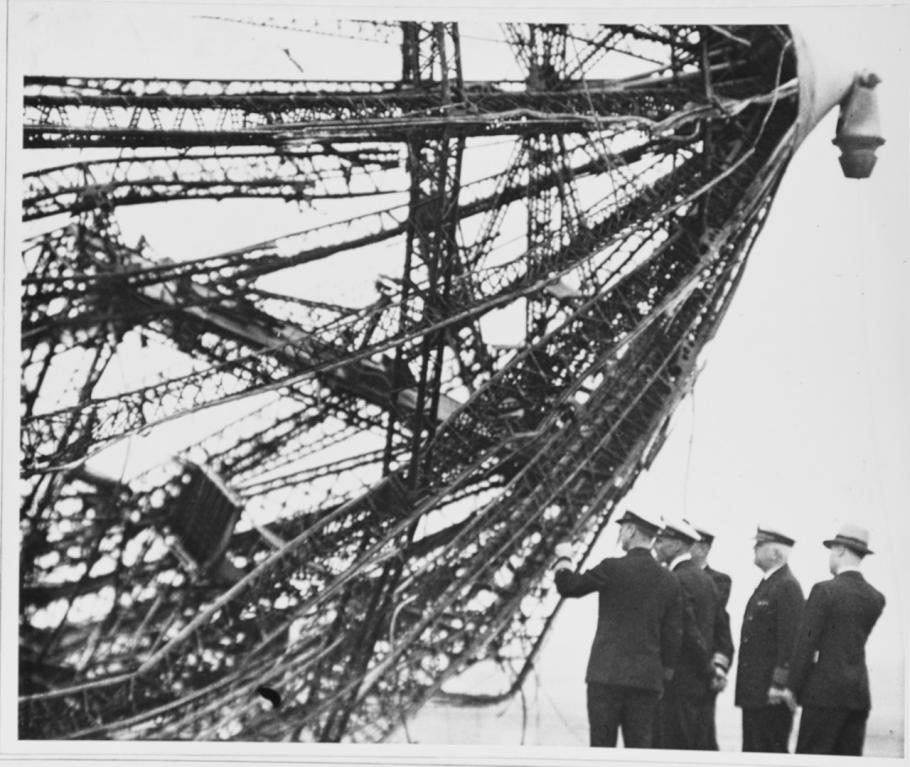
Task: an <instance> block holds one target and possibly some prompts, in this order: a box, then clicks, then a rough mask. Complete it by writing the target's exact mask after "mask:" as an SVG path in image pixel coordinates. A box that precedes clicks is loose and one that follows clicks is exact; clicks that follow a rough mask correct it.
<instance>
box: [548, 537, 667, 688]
mask: <svg viewBox="0 0 910 767" xmlns="http://www.w3.org/2000/svg"><path fill="white" fill-rule="evenodd" d="M555 580H556V588H557V589H558V590H559V593H560V594H561V595H562V596H564V597H581V596H584V595H585V594H591V593H593V592H595V591H596V592H597V595H598V600H599V601H598V615H597V631H596V633H595V635H594V642H593V644H592V646H591V656H590V659H589V661H588V670H587V673H586V674H585V681H586V682H598V683H601V684H617V685H628V686H630V687H637V688H640V689H646V690H658V691H660V690H663V679H664V669H665V668H673V667H674V666H675V665H676V659H677V656H678V655H679V644H680V639H681V612H682V598H681V596H680V590H679V583H678V582H677V580H676V578H674V577H673V576H672V575H671V574H670V573H669V572H667V571H666V570H665V569H664V568H663V567H661V566H660V565H659V564H658V563H657V562H656V561H655V560H654V557H652V556H651V552H650V551H648V550H647V549H640V548H636V549H632V550H631V551H629V552H628V553H627V554H626V555H625V556H623V557H609V558H607V559H604V560H603V561H601V562H600V564H598V565H596V566H595V567H593V568H591V569H590V570H587V571H585V572H583V573H573V572H571V571H570V570H557V571H556V576H555Z"/></svg>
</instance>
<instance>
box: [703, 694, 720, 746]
mask: <svg viewBox="0 0 910 767" xmlns="http://www.w3.org/2000/svg"><path fill="white" fill-rule="evenodd" d="M716 717H717V696H716V695H711V696H710V697H709V698H708V702H707V703H705V708H704V723H703V726H704V734H705V740H704V746H703V748H704V749H705V750H707V751H718V750H720V748H719V746H718V745H717V724H716V721H717V719H716Z"/></svg>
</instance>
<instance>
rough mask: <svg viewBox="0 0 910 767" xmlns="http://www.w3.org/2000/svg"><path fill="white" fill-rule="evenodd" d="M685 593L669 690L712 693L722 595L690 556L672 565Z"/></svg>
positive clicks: (683, 694)
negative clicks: (715, 645)
mask: <svg viewBox="0 0 910 767" xmlns="http://www.w3.org/2000/svg"><path fill="white" fill-rule="evenodd" d="M672 572H673V574H674V575H675V576H676V577H677V578H678V579H679V585H680V587H681V588H682V595H683V638H682V647H681V648H680V652H679V662H678V663H677V664H676V673H675V674H674V676H673V680H672V682H670V684H669V686H668V690H670V691H672V692H673V693H674V694H676V695H679V696H681V697H686V698H705V697H707V696H708V695H709V693H710V687H709V685H710V682H711V678H712V675H713V674H712V666H711V658H712V655H713V653H714V636H715V633H716V631H717V624H718V621H719V620H720V612H721V609H722V608H721V604H720V595H719V594H718V593H717V587H716V586H715V585H714V581H713V580H712V579H711V576H710V575H708V574H707V573H706V572H705V571H704V570H702V569H701V568H700V567H699V566H698V565H696V564H695V562H693V561H692V560H691V559H687V560H685V561H683V562H680V563H679V564H677V565H676V566H675V567H674V568H673V571H672Z"/></svg>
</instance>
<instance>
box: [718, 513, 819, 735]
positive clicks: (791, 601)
mask: <svg viewBox="0 0 910 767" xmlns="http://www.w3.org/2000/svg"><path fill="white" fill-rule="evenodd" d="M793 544H794V540H793V538H791V537H790V536H789V535H786V534H785V533H782V532H781V531H780V530H776V529H773V528H771V527H769V526H767V525H766V526H763V527H759V528H758V532H757V533H756V535H755V547H754V550H755V564H756V565H757V566H758V567H759V569H761V570H762V572H763V575H762V579H761V581H760V582H759V584H758V587H757V588H756V589H755V593H753V594H752V596H751V597H750V599H749V602H748V604H747V605H746V613H745V616H744V617H743V627H742V635H741V637H740V643H739V663H738V665H737V667H736V696H735V700H734V702H735V703H736V705H737V706H739V707H740V708H742V712H743V751H769V752H779V753H785V752H787V750H788V745H789V740H790V732H791V730H792V729H793V709H792V707H791V706H789V705H788V704H787V702H786V698H785V697H784V688H785V687H786V686H787V681H788V680H787V675H788V664H789V661H790V655H791V654H792V652H793V646H794V643H795V640H796V629H797V627H798V625H799V620H800V617H801V615H802V610H803V604H804V602H805V599H804V597H803V590H802V588H801V587H800V585H799V582H798V581H797V580H796V578H794V577H793V573H792V572H790V568H789V566H788V565H787V560H788V558H789V555H790V550H791V549H792V547H793Z"/></svg>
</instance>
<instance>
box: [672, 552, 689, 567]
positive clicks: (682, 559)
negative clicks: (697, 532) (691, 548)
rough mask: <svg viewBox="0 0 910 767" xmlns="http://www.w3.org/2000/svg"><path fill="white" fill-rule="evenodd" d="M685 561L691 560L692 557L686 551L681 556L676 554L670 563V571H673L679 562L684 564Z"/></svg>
mask: <svg viewBox="0 0 910 767" xmlns="http://www.w3.org/2000/svg"><path fill="white" fill-rule="evenodd" d="M687 559H692V555H691V554H690V553H689V552H688V551H684V552H683V553H682V554H678V555H677V556H676V558H675V559H674V560H673V561H672V562H670V565H669V567H670V569H671V570H673V569H674V568H675V567H676V565H678V564H679V563H680V562H685V561H686V560H687Z"/></svg>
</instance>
